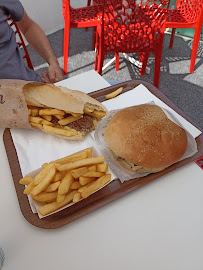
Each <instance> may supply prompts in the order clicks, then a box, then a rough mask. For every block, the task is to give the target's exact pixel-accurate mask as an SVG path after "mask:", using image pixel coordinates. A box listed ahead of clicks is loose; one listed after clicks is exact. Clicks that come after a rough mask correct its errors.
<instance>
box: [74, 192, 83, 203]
mask: <svg viewBox="0 0 203 270" xmlns="http://www.w3.org/2000/svg"><path fill="white" fill-rule="evenodd" d="M81 199H82V196H81V193H80V192H76V193H75V195H74V196H73V202H74V203H76V202H79V201H80V200H81Z"/></svg>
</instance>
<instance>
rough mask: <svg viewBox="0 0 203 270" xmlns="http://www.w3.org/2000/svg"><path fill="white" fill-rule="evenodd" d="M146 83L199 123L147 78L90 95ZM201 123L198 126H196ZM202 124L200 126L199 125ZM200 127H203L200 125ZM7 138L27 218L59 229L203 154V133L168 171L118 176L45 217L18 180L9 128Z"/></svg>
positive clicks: (18, 174)
mask: <svg viewBox="0 0 203 270" xmlns="http://www.w3.org/2000/svg"><path fill="white" fill-rule="evenodd" d="M140 83H142V84H143V85H145V86H146V87H147V88H148V89H149V90H150V91H151V92H152V93H153V94H154V95H155V96H157V97H158V98H159V99H160V100H162V101H163V102H164V103H166V104H167V105H168V106H170V107H171V108H173V109H174V110H175V111H176V112H177V113H179V114H180V115H182V116H183V117H184V118H185V119H187V120H188V121H189V122H190V123H192V124H193V125H194V126H196V125H195V124H194V123H193V122H192V121H191V120H190V119H189V118H188V117H187V116H186V115H185V114H184V113H183V112H181V111H180V110H179V109H178V108H177V107H176V106H175V105H174V104H173V103H172V102H171V101H170V100H168V99H167V98H166V97H165V96H164V95H163V94H162V93H161V92H160V91H159V90H158V89H157V88H155V87H154V86H153V85H151V84H149V83H147V82H144V81H140V80H139V81H138V80H133V81H127V82H124V83H120V84H117V85H114V86H110V87H108V88H105V89H101V90H98V91H96V92H93V93H91V94H90V96H92V97H94V98H96V99H97V100H99V101H101V102H102V101H104V100H105V98H104V96H105V95H106V94H108V93H110V92H112V91H113V90H116V89H118V88H119V87H121V86H122V87H123V88H124V90H123V91H124V92H126V91H128V90H131V89H133V88H134V87H136V86H137V85H139V84H140ZM196 127H197V126H196ZM197 128H198V127H197ZM198 129H200V128H198ZM3 140H4V144H5V148H6V152H7V156H8V161H9V164H10V168H11V173H12V176H13V181H14V185H15V189H16V193H17V197H18V201H19V205H20V209H21V212H22V214H23V216H24V217H25V219H26V220H27V221H28V222H29V223H31V224H32V225H34V226H36V227H39V228H43V229H55V228H59V227H62V226H64V225H66V224H68V223H70V222H71V221H73V220H75V219H77V218H80V217H82V216H84V215H86V214H88V213H90V212H92V211H93V210H96V209H98V208H99V207H101V206H103V205H106V204H107V203H109V202H111V201H113V200H116V199H118V198H119V197H121V196H123V195H125V194H127V193H128V192H130V191H133V190H136V189H138V188H139V187H142V186H143V185H146V184H148V183H150V182H152V181H154V180H156V179H157V178H159V177H160V176H162V175H165V174H167V173H169V172H171V171H173V170H175V169H176V168H178V167H181V166H183V165H185V164H187V163H189V162H191V161H194V160H195V159H197V158H199V157H200V156H201V155H203V134H201V135H200V136H199V137H198V138H197V139H196V142H197V146H198V153H196V154H195V155H194V156H193V157H191V158H188V159H185V160H183V161H180V162H178V163H176V164H174V165H172V166H170V167H169V168H166V169H165V170H164V171H162V172H159V173H155V174H150V175H147V176H145V177H141V178H138V179H136V180H130V181H126V182H124V183H121V182H120V181H119V180H114V181H113V182H111V183H110V184H109V185H107V186H106V187H104V188H103V189H101V190H99V191H98V192H96V193H95V194H93V195H91V196H90V197H88V198H87V199H85V200H82V201H81V202H78V203H76V204H75V205H73V206H71V207H68V208H66V209H64V210H62V211H60V212H58V213H56V214H53V215H50V216H48V217H45V218H43V219H40V218H39V217H38V215H37V214H33V213H32V211H31V208H30V205H29V202H28V198H27V196H25V195H24V194H23V190H24V186H23V185H20V184H19V183H18V181H19V179H20V178H22V173H21V169H20V165H19V161H18V156H17V153H16V150H15V146H14V144H13V140H12V137H11V133H10V130H9V129H6V130H5V132H4V135H3Z"/></svg>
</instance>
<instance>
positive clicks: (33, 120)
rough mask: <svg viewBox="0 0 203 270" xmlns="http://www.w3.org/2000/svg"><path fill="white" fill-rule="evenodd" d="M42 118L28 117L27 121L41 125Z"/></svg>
mask: <svg viewBox="0 0 203 270" xmlns="http://www.w3.org/2000/svg"><path fill="white" fill-rule="evenodd" d="M42 120H43V118H41V117H39V116H29V121H30V122H32V123H37V124H41V122H42Z"/></svg>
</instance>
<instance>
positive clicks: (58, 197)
mask: <svg viewBox="0 0 203 270" xmlns="http://www.w3.org/2000/svg"><path fill="white" fill-rule="evenodd" d="M65 197H66V195H65V194H57V198H56V201H57V203H61V202H63V201H64V200H65Z"/></svg>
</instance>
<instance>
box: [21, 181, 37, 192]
mask: <svg viewBox="0 0 203 270" xmlns="http://www.w3.org/2000/svg"><path fill="white" fill-rule="evenodd" d="M34 187H35V184H34V181H32V182H30V183H29V184H28V185H27V187H26V188H25V189H24V191H23V193H24V194H31V192H32V190H33V188H34Z"/></svg>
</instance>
